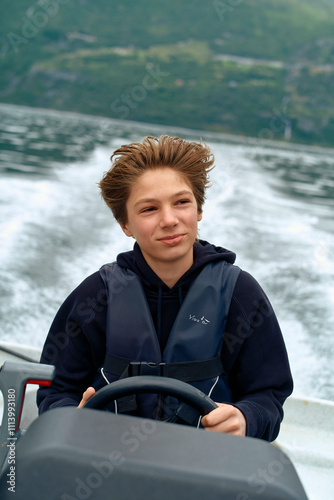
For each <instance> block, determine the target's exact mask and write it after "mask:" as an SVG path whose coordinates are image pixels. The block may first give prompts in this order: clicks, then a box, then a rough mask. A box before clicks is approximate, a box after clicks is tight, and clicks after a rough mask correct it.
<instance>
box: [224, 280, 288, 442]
mask: <svg viewBox="0 0 334 500" xmlns="http://www.w3.org/2000/svg"><path fill="white" fill-rule="evenodd" d="M222 358H223V363H224V366H225V369H226V371H227V373H228V376H229V385H230V388H231V390H232V397H233V401H232V404H234V405H235V406H236V407H237V408H239V409H240V410H241V411H242V413H243V414H244V416H245V418H246V435H247V436H252V437H257V438H261V439H265V440H267V441H273V440H274V439H276V437H277V435H278V432H279V428H280V423H281V421H282V418H283V403H284V401H285V399H286V398H287V397H288V396H289V395H290V394H291V393H292V389H293V381H292V376H291V371H290V366H289V361H288V356H287V352H286V348H285V344H284V340H283V336H282V333H281V330H280V327H279V324H278V321H277V318H276V315H275V313H274V310H273V308H272V306H271V304H270V302H269V300H268V298H267V296H266V294H265V293H264V291H263V290H262V288H261V287H260V285H259V284H258V283H257V282H256V280H255V279H254V278H252V276H250V275H249V274H248V273H245V272H244V271H242V272H241V274H240V276H239V278H238V281H237V284H236V287H235V291H234V295H233V298H232V302H231V307H230V311H229V316H228V320H227V325H226V330H225V336H224V345H223V352H222Z"/></svg>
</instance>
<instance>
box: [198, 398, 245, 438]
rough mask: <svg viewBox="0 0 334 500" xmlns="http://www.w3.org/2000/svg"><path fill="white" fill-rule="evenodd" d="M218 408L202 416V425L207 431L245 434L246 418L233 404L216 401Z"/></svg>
mask: <svg viewBox="0 0 334 500" xmlns="http://www.w3.org/2000/svg"><path fill="white" fill-rule="evenodd" d="M216 405H217V406H218V408H216V409H215V410H212V411H211V412H210V413H208V414H207V415H205V416H204V417H203V418H202V421H201V422H202V425H203V427H204V429H205V430H207V431H214V432H224V433H226V434H234V435H235V436H246V419H245V417H244V415H243V413H242V412H241V411H240V410H238V408H236V407H235V406H232V405H229V404H224V403H216Z"/></svg>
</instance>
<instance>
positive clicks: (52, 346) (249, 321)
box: [37, 241, 293, 441]
mask: <svg viewBox="0 0 334 500" xmlns="http://www.w3.org/2000/svg"><path fill="white" fill-rule="evenodd" d="M217 260H225V261H227V262H230V263H233V262H234V261H235V254H234V253H233V252H230V251H228V250H226V249H223V248H220V247H215V246H213V245H210V244H209V243H207V242H204V241H200V242H197V243H195V245H194V264H193V265H192V267H191V268H190V269H189V270H188V271H187V272H186V273H185V274H184V275H183V276H182V277H181V278H180V280H179V281H178V282H177V283H176V284H175V285H174V286H173V288H172V289H169V288H168V287H167V286H166V285H165V284H164V283H163V282H162V281H161V280H160V278H159V277H158V276H157V275H156V274H155V273H154V271H153V270H152V269H151V268H150V267H149V266H148V264H147V263H146V261H145V259H144V258H143V255H142V253H141V251H140V248H139V246H138V245H137V244H135V246H134V250H133V251H130V252H126V253H122V254H120V255H119V256H118V257H117V263H118V264H119V265H120V266H122V267H126V268H129V269H131V270H132V271H134V272H135V273H136V274H137V275H138V276H139V277H140V279H141V280H142V283H143V286H144V291H145V294H146V297H147V300H148V304H149V308H150V311H151V314H152V318H153V322H154V325H155V328H156V331H157V335H158V339H159V342H160V346H161V350H163V349H164V346H165V345H166V341H167V339H168V335H169V332H170V331H171V328H172V325H173V323H174V320H175V318H176V315H177V313H178V311H179V308H180V304H181V302H182V300H183V299H184V297H185V295H186V293H187V291H188V288H189V286H190V284H191V283H192V282H193V280H194V279H195V277H197V276H198V274H199V273H200V271H201V270H202V269H203V266H205V265H206V264H207V263H208V262H215V261H217ZM106 311H107V300H106V290H105V285H104V283H103V280H102V278H101V276H100V274H99V272H96V273H94V274H93V275H91V276H89V277H88V278H87V279H86V280H84V281H83V282H82V283H81V284H80V285H79V286H78V287H77V288H76V289H75V290H74V291H73V292H72V293H71V294H70V295H69V297H68V298H67V299H66V300H65V302H64V303H63V305H62V306H61V308H60V309H59V311H58V313H57V315H56V317H55V319H54V321H53V323H52V325H51V329H50V331H49V334H48V336H47V339H46V342H45V345H44V349H43V352H42V357H41V362H42V363H48V364H53V365H55V367H56V376H55V379H54V380H53V382H52V384H51V386H50V387H42V388H40V389H39V391H38V395H37V403H38V405H39V411H40V413H42V412H44V411H46V410H48V409H50V408H56V407H59V406H70V405H73V406H77V405H78V404H79V402H80V400H81V398H82V393H83V392H84V391H85V390H86V389H87V387H89V386H90V385H93V386H94V387H96V388H97V389H98V388H99V387H100V386H101V378H100V377H97V376H96V374H97V372H98V369H99V368H100V367H101V366H102V365H103V361H104V357H105V352H106V333H105V331H106V317H107V315H106ZM222 361H223V366H224V368H225V372H227V374H228V383H229V386H230V389H231V391H232V404H234V405H235V406H236V407H237V408H239V409H240V410H241V411H242V413H243V414H244V416H245V418H246V424H247V431H246V432H247V436H252V437H258V438H262V439H265V440H268V441H273V440H274V439H275V438H276V437H277V434H278V431H279V426H280V422H281V420H282V417H283V410H282V405H283V403H284V401H285V399H286V398H287V397H288V396H289V395H290V394H291V392H292V387H293V384H292V377H291V372H290V368H289V362H288V357H287V353H286V349H285V345H284V341H283V338H282V334H281V331H280V328H279V325H278V322H277V319H276V316H275V313H274V311H273V309H272V306H271V304H270V302H269V300H268V298H267V296H266V295H265V293H264V291H263V290H262V288H261V287H260V286H259V284H258V283H257V282H256V281H255V279H254V278H253V277H252V276H251V275H249V274H248V273H246V272H245V271H241V273H240V274H239V278H238V280H237V283H236V286H235V289H234V294H233V297H232V301H231V306H230V311H229V315H228V319H227V324H226V330H225V335H224V343H223V349H222Z"/></svg>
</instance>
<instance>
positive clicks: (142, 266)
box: [117, 240, 236, 351]
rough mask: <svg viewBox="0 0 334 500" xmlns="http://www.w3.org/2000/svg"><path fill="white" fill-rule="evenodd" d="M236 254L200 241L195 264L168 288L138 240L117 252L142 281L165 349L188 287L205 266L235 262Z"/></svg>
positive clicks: (122, 264) (127, 267) (196, 250)
mask: <svg viewBox="0 0 334 500" xmlns="http://www.w3.org/2000/svg"><path fill="white" fill-rule="evenodd" d="M235 257H236V256H235V254H234V253H233V252H230V251H229V250H226V249H225V248H221V247H216V246H214V245H211V244H210V243H208V242H207V241H202V240H200V241H197V242H196V243H195V244H194V262H193V265H192V266H191V267H190V269H188V271H187V272H186V273H185V274H184V275H183V276H181V278H180V279H179V281H178V282H177V283H176V284H175V285H174V286H173V287H172V288H169V287H168V286H167V285H166V284H165V283H164V282H163V281H162V280H161V279H160V278H159V276H157V274H155V272H154V271H153V269H151V268H150V266H149V265H148V264H147V262H146V260H145V259H144V257H143V254H142V252H141V250H140V247H139V245H138V244H137V243H135V245H134V248H133V250H132V251H130V252H125V253H121V254H119V255H118V257H117V264H118V265H119V266H121V267H123V268H125V269H130V270H131V271H133V272H134V273H135V274H136V275H137V276H138V277H139V278H140V280H141V282H142V284H143V287H144V291H145V295H146V298H147V301H148V304H149V307H150V311H151V314H152V318H153V322H154V325H155V328H156V332H157V336H158V339H159V343H160V347H161V350H162V351H163V350H164V348H165V346H166V343H167V340H168V336H169V333H170V331H171V328H172V326H173V323H174V320H175V318H176V315H177V313H178V311H179V309H180V307H181V305H182V302H183V300H184V298H185V296H186V294H187V291H188V289H189V287H190V285H191V284H192V282H193V281H194V280H195V279H196V278H197V276H198V275H199V273H200V272H201V270H202V269H203V267H204V266H205V265H206V264H208V263H209V262H216V261H218V260H225V261H226V262H229V263H231V264H233V262H234V261H235Z"/></svg>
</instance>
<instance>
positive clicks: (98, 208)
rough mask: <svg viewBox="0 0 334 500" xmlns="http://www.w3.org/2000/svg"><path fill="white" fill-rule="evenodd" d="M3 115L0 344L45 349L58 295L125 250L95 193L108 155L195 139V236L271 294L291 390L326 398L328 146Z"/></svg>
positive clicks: (330, 326) (333, 315) (331, 394)
mask: <svg viewBox="0 0 334 500" xmlns="http://www.w3.org/2000/svg"><path fill="white" fill-rule="evenodd" d="M0 117H1V121H0V217H1V218H0V340H4V341H10V342H18V343H21V344H29V345H32V346H42V344H43V342H44V339H45V336H46V334H47V331H48V328H49V326H50V323H51V321H52V319H53V317H54V315H55V313H56V311H57V309H58V307H59V306H60V304H61V303H62V301H63V300H64V299H65V298H66V296H67V295H68V294H69V293H70V292H71V291H72V290H73V289H74V288H75V287H76V286H77V285H78V284H79V283H80V282H81V281H82V280H83V279H84V278H85V277H86V276H87V275H89V274H91V273H93V272H95V271H96V270H97V269H98V268H99V267H100V266H101V265H102V264H104V263H105V262H110V261H113V260H114V259H115V257H116V255H117V254H118V253H119V252H120V251H123V250H128V249H130V248H132V245H133V240H131V239H129V238H126V237H125V236H124V235H123V233H122V232H121V230H120V229H119V227H118V226H117V224H116V223H115V222H114V220H113V218H112V215H111V212H109V210H108V209H107V208H106V207H105V206H104V203H103V201H102V200H101V197H100V194H99V190H98V187H97V182H98V181H99V180H100V178H101V176H102V174H103V172H104V171H105V170H107V169H108V168H109V164H110V161H109V157H110V154H111V153H112V151H113V150H114V149H116V148H117V147H118V146H120V145H121V144H125V143H128V142H132V141H137V140H140V139H141V138H142V137H144V136H145V135H156V136H158V135H160V134H164V133H167V134H169V135H180V136H182V137H184V138H186V139H189V140H197V141H198V140H200V139H201V138H202V139H203V141H204V142H206V143H208V144H209V145H210V146H211V148H212V150H213V152H214V154H215V157H216V168H215V170H214V171H213V172H212V174H211V180H212V187H211V188H210V189H209V191H208V195H207V201H206V204H205V207H204V217H203V220H202V222H201V223H200V237H201V238H202V239H206V240H208V241H210V242H212V243H214V244H216V245H219V246H224V247H226V248H228V249H230V250H233V251H235V252H236V254H237V261H236V263H237V264H238V265H239V266H240V267H241V268H243V269H244V270H246V271H248V272H250V273H251V274H252V275H253V276H254V277H255V278H256V279H257V280H258V281H259V282H260V284H261V285H262V287H263V288H264V290H265V291H266V293H267V294H268V296H269V298H270V300H271V302H272V304H273V306H274V309H275V311H276V314H277V316H278V319H279V322H280V325H281V328H282V331H283V335H284V338H285V341H286V345H287V349H288V353H289V358H290V362H291V367H292V371H293V375H294V379H295V394H296V395H305V396H312V397H318V398H325V399H330V400H334V363H333V359H334V321H333V320H334V222H333V212H334V154H333V151H330V150H325V149H318V148H311V147H304V146H282V145H278V144H272V143H269V142H265V141H259V140H250V139H245V140H241V139H240V140H238V139H236V138H232V137H230V138H229V137H224V136H220V135H218V134H210V133H206V132H199V131H191V130H180V129H173V128H172V127H163V126H151V125H147V124H140V123H134V122H122V121H117V120H108V119H105V118H101V117H88V116H83V115H76V114H70V113H62V112H55V111H45V110H37V109H30V108H23V107H17V106H5V105H1V106H0ZM254 370H256V367H254Z"/></svg>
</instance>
